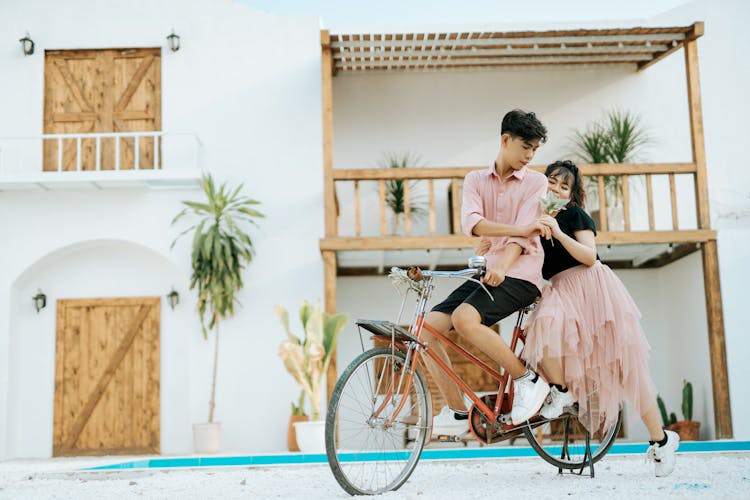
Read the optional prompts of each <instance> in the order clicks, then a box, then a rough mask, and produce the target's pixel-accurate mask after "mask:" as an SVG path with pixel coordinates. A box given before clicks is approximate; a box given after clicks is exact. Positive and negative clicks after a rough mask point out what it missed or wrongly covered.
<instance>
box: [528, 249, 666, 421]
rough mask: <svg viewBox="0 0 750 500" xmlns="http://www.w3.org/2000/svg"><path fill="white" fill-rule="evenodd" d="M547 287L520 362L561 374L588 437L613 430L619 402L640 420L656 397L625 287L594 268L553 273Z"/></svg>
mask: <svg viewBox="0 0 750 500" xmlns="http://www.w3.org/2000/svg"><path fill="white" fill-rule="evenodd" d="M551 282H552V288H551V290H549V291H547V293H545V294H544V296H543V297H542V300H541V302H540V303H539V304H538V305H537V307H536V310H535V311H534V312H533V313H532V315H531V316H530V317H529V320H528V322H527V324H526V345H525V346H524V349H523V353H522V357H523V358H524V359H525V360H526V362H527V364H528V365H529V366H531V367H532V368H533V369H539V365H540V362H541V361H542V359H543V358H545V357H547V358H548V360H549V361H545V364H546V363H548V362H551V363H559V364H560V365H561V366H562V370H563V374H564V378H565V383H566V384H567V386H568V387H569V390H572V391H573V395H574V396H575V398H576V400H577V401H578V404H579V417H578V418H579V420H580V421H581V423H582V424H583V425H584V426H585V427H586V428H587V429H588V430H589V431H590V432H592V433H594V432H595V431H596V430H598V429H601V428H604V429H606V428H609V427H610V426H611V425H613V424H614V423H615V422H616V420H617V413H618V411H619V408H620V405H621V404H622V402H623V401H629V402H630V403H631V405H632V408H633V410H634V411H635V414H636V415H639V416H640V415H642V414H643V413H644V412H645V411H646V410H648V409H650V408H651V405H653V404H654V403H655V398H656V391H655V388H654V384H653V382H652V381H651V377H650V375H649V369H648V351H649V350H650V347H649V345H648V341H647V340H646V335H645V333H644V332H643V328H642V327H641V324H640V317H641V313H640V311H638V307H637V306H636V305H635V303H634V302H633V299H632V297H631V296H630V294H629V293H628V291H627V289H626V288H625V285H623V284H622V282H621V281H620V279H619V278H618V277H617V275H615V273H614V272H612V270H611V269H610V268H609V267H607V266H606V265H604V264H602V263H601V262H598V261H597V262H596V264H594V265H593V266H591V267H588V266H584V265H581V266H576V267H573V268H571V269H567V270H565V271H563V272H561V273H558V274H557V275H555V276H553V277H552V280H551ZM545 351H546V352H545ZM542 371H544V370H543V367H542Z"/></svg>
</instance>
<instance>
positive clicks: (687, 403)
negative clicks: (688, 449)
mask: <svg viewBox="0 0 750 500" xmlns="http://www.w3.org/2000/svg"><path fill="white" fill-rule="evenodd" d="M656 403H657V404H658V405H659V411H660V412H661V418H662V420H663V422H664V428H665V429H669V430H670V431H674V432H676V433H677V434H679V436H680V441H697V440H698V436H699V435H700V428H701V423H700V422H698V421H695V420H693V384H691V383H690V382H688V381H687V380H683V381H682V408H681V409H682V416H683V418H684V420H677V415H675V414H674V413H670V414H669V416H667V408H666V406H665V405H664V400H662V399H661V396H657V397H656Z"/></svg>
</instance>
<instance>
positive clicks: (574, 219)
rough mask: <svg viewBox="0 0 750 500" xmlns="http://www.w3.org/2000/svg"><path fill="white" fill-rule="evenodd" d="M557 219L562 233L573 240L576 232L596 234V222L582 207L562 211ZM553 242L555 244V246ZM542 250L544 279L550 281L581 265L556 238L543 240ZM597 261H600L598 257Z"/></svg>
mask: <svg viewBox="0 0 750 500" xmlns="http://www.w3.org/2000/svg"><path fill="white" fill-rule="evenodd" d="M555 219H556V220H557V224H558V225H559V226H560V229H561V230H562V232H563V233H565V234H567V235H568V236H570V237H571V238H573V239H575V232H576V231H581V230H584V229H590V230H592V231H594V234H596V227H595V226H594V221H593V220H592V219H591V217H589V214H587V213H586V211H585V210H584V209H582V208H581V207H568V208H566V209H565V210H560V212H559V213H558V214H557V216H556V217H555ZM552 241H554V242H555V244H554V246H553V245H552ZM542 248H544V265H543V266H542V276H544V279H547V280H548V279H550V278H551V277H552V276H554V275H556V274H557V273H559V272H561V271H565V270H566V269H570V268H571V267H575V266H580V265H581V263H580V262H578V261H577V260H576V259H575V258H574V257H573V256H572V255H570V253H569V252H568V251H567V250H565V247H564V246H563V244H562V243H560V242H559V241H558V240H556V239H555V238H552V239H551V240H547V239H545V238H542ZM596 259H597V260H599V256H598V255H597V256H596Z"/></svg>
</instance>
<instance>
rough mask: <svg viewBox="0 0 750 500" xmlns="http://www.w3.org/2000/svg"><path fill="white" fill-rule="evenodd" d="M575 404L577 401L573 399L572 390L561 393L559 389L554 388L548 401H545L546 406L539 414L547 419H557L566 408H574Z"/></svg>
mask: <svg viewBox="0 0 750 500" xmlns="http://www.w3.org/2000/svg"><path fill="white" fill-rule="evenodd" d="M575 402H576V399H575V398H574V397H573V394H571V392H570V390H568V391H566V392H560V390H559V389H558V388H557V387H555V386H552V388H550V391H549V396H547V399H546V400H545V401H544V405H542V409H541V411H540V412H539V414H540V415H541V416H543V417H544V418H547V419H552V418H557V417H559V416H560V415H562V414H563V411H565V408H568V407H571V406H573V405H574V404H575Z"/></svg>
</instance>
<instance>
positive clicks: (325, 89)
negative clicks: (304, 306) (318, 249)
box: [320, 30, 338, 399]
mask: <svg viewBox="0 0 750 500" xmlns="http://www.w3.org/2000/svg"><path fill="white" fill-rule="evenodd" d="M320 45H321V49H322V55H321V70H322V80H321V87H322V93H323V95H322V103H323V204H324V210H325V234H326V238H330V237H335V236H337V235H338V218H337V216H336V214H337V211H336V210H335V207H336V191H335V186H334V180H333V54H331V34H330V33H329V32H328V30H322V31H321V32H320ZM322 254H323V287H324V296H325V304H324V307H325V311H326V312H327V313H329V314H333V313H335V312H336V252H335V251H329V250H326V251H323V252H322ZM337 378H338V373H337V370H336V352H335V351H334V352H333V353H332V354H331V361H330V363H329V365H328V372H327V373H326V385H327V388H328V391H327V396H328V399H330V398H331V394H332V393H333V388H334V386H335V385H336V379H337Z"/></svg>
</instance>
